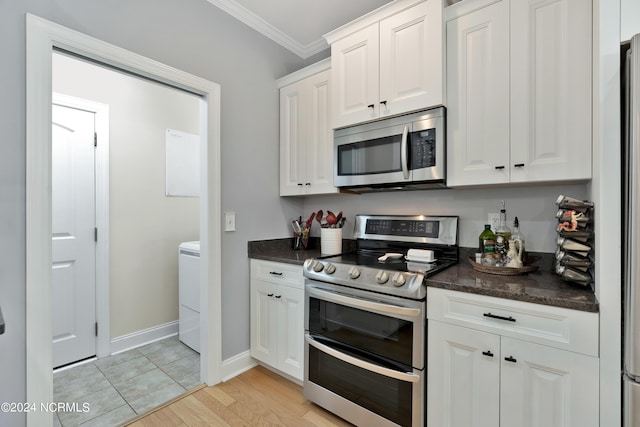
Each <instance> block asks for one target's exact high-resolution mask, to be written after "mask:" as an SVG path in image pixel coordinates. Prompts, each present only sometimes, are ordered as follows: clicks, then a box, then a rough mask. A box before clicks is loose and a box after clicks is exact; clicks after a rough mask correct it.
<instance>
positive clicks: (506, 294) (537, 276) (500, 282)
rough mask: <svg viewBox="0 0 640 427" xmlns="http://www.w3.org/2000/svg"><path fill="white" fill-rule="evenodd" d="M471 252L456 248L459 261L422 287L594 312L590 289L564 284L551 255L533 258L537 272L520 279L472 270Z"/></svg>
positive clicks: (593, 300) (595, 309) (428, 280)
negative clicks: (555, 269) (555, 270)
mask: <svg viewBox="0 0 640 427" xmlns="http://www.w3.org/2000/svg"><path fill="white" fill-rule="evenodd" d="M473 252H475V250H468V249H466V248H461V249H460V262H459V263H458V264H457V265H455V266H453V267H449V268H447V269H446V270H443V271H442V272H440V273H438V274H435V275H433V276H432V277H429V278H428V279H427V280H426V285H427V286H431V287H434V288H442V289H449V290H452V291H460V292H469V293H474V294H480V295H487V296H492V297H498V298H506V299H511V300H517V301H524V302H531V303H536V304H543V305H550V306H555V307H564V308H570V309H574V310H580V311H588V312H598V310H599V305H598V300H597V299H596V296H595V295H594V293H593V291H592V290H591V288H590V287H586V288H585V287H583V286H580V285H574V284H570V283H567V282H565V281H564V280H562V279H561V278H560V276H558V275H557V274H555V273H553V265H554V262H555V261H554V255H553V254H543V253H537V254H531V255H532V256H536V258H537V259H536V261H535V264H536V265H538V266H540V269H539V270H538V271H535V272H532V273H528V274H523V275H520V276H499V275H495V274H488V273H481V272H478V271H475V270H474V269H473V267H472V266H471V263H469V261H468V256H469V255H471V254H472V253H473Z"/></svg>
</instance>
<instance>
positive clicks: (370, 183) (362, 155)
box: [333, 107, 446, 193]
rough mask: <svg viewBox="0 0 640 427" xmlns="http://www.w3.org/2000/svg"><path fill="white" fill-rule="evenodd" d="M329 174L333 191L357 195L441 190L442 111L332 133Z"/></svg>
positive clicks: (443, 177)
mask: <svg viewBox="0 0 640 427" xmlns="http://www.w3.org/2000/svg"><path fill="white" fill-rule="evenodd" d="M333 170H334V175H333V183H334V185H335V186H336V187H339V188H343V189H348V190H351V191H354V192H359V193H364V192H371V191H388V190H394V189H402V190H419V189H427V188H442V187H445V185H446V175H445V172H446V147H445V108H444V107H438V108H433V109H430V110H424V111H419V112H415V113H411V114H406V115H403V116H397V117H393V118H389V119H384V120H379V121H376V122H370V123H365V124H361V125H357V126H352V127H348V128H343V129H338V130H336V131H335V132H334V166H333Z"/></svg>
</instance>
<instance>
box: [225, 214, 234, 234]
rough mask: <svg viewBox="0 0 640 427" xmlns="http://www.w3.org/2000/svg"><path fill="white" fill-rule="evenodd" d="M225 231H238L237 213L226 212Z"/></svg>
mask: <svg viewBox="0 0 640 427" xmlns="http://www.w3.org/2000/svg"><path fill="white" fill-rule="evenodd" d="M224 231H236V213H235V212H225V213H224Z"/></svg>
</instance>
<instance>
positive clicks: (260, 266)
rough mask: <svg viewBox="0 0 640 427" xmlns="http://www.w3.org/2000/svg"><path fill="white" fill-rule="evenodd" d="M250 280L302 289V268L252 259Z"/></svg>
mask: <svg viewBox="0 0 640 427" xmlns="http://www.w3.org/2000/svg"><path fill="white" fill-rule="evenodd" d="M251 278H252V279H260V280H264V281H265V282H270V283H279V284H287V285H289V286H293V287H296V288H300V289H304V277H303V276H302V266H298V265H293V264H284V263H280V262H272V261H263V260H256V259H252V260H251Z"/></svg>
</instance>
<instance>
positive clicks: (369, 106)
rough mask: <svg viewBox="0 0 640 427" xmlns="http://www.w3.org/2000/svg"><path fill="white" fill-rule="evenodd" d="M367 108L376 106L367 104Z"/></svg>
mask: <svg viewBox="0 0 640 427" xmlns="http://www.w3.org/2000/svg"><path fill="white" fill-rule="evenodd" d="M367 108H376V106H375V105H373V104H369V105H367Z"/></svg>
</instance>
